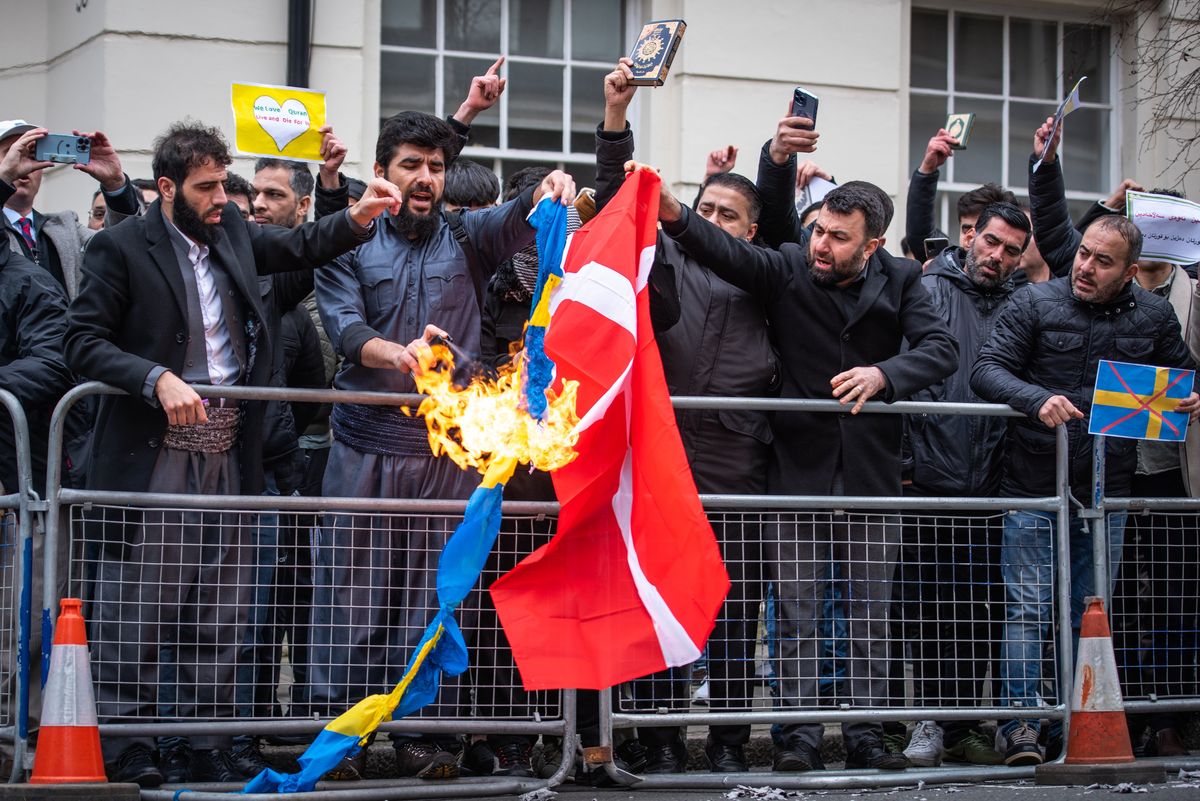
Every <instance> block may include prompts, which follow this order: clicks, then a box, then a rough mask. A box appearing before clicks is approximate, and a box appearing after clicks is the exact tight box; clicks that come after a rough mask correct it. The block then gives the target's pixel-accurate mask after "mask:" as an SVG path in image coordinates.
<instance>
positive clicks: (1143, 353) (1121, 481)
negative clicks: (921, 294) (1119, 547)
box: [971, 167, 1192, 498]
mask: <svg viewBox="0 0 1200 801" xmlns="http://www.w3.org/2000/svg"><path fill="white" fill-rule="evenodd" d="M1043 169H1045V168H1044V167H1043ZM1101 359H1111V360H1115V361H1122V362H1133V363H1136V364H1152V365H1156V366H1159V367H1179V368H1185V369H1192V359H1191V356H1189V355H1188V351H1187V348H1186V347H1185V346H1184V343H1183V339H1182V338H1181V335H1180V330H1179V320H1178V319H1177V318H1176V316H1175V311H1174V309H1172V308H1171V304H1170V303H1168V302H1167V301H1166V300H1164V299H1163V298H1160V297H1158V296H1157V295H1154V294H1153V293H1150V292H1146V291H1144V290H1143V289H1141V288H1139V287H1138V286H1137V285H1136V284H1134V283H1132V282H1130V283H1129V284H1128V285H1126V287H1125V288H1124V289H1123V290H1122V291H1121V293H1120V294H1119V295H1117V297H1116V298H1114V299H1113V300H1112V301H1111V302H1109V303H1105V304H1092V303H1086V302H1084V301H1081V300H1077V299H1076V298H1075V296H1074V294H1073V293H1072V291H1071V282H1070V279H1069V278H1057V279H1054V280H1052V281H1046V282H1045V283H1041V284H1028V285H1026V286H1025V287H1023V288H1021V289H1020V290H1018V291H1017V292H1015V293H1013V296H1012V299H1011V300H1010V301H1009V303H1008V304H1007V305H1006V306H1005V307H1004V308H1003V309H1002V310H1001V312H1000V315H999V318H998V319H997V320H996V324H995V327H994V328H993V329H992V335H991V336H990V337H989V338H988V341H987V342H986V343H985V344H984V346H983V350H982V351H981V352H980V354H979V360H978V361H977V362H976V363H975V369H974V370H973V371H972V373H971V388H972V389H973V390H975V392H976V393H977V394H978V395H979V397H981V398H983V399H984V400H986V401H992V402H994V403H1007V404H1008V405H1010V406H1012V407H1013V408H1014V409H1017V410H1018V411H1021V412H1024V413H1025V414H1026V415H1028V416H1027V417H1025V418H1020V419H1012V420H1010V423H1009V431H1008V438H1007V447H1006V449H1005V458H1004V475H1003V478H1002V479H1001V484H1000V491H1001V493H1002V494H1003V495H1006V496H1017V497H1043V496H1048V495H1054V494H1055V486H1054V464H1055V459H1054V448H1055V434H1054V431H1053V430H1052V429H1050V428H1047V427H1046V425H1044V424H1043V423H1042V422H1041V421H1040V420H1039V419H1038V417H1037V414H1038V411H1039V410H1040V409H1041V408H1042V405H1043V404H1045V402H1046V401H1047V400H1049V399H1050V398H1051V397H1052V396H1054V395H1063V396H1065V397H1066V398H1067V399H1068V400H1070V401H1071V403H1072V404H1074V406H1075V408H1076V409H1078V410H1079V411H1081V412H1083V415H1084V417H1083V419H1082V420H1072V421H1071V422H1069V423H1068V424H1067V434H1068V439H1069V443H1070V477H1071V489H1072V491H1073V492H1074V493H1075V497H1077V498H1088V497H1090V495H1091V483H1092V447H1093V446H1092V437H1091V436H1090V435H1088V433H1087V418H1088V416H1089V415H1090V414H1091V408H1092V391H1093V389H1094V388H1095V386H1096V370H1097V367H1098V365H1099V362H1100V360H1101ZM1136 469H1137V440H1132V439H1118V438H1115V437H1108V438H1107V442H1106V452H1105V475H1106V479H1105V481H1106V484H1105V491H1106V493H1107V494H1109V495H1112V496H1116V497H1119V496H1123V495H1128V494H1129V491H1130V485H1131V482H1132V480H1133V474H1134V471H1135V470H1136Z"/></svg>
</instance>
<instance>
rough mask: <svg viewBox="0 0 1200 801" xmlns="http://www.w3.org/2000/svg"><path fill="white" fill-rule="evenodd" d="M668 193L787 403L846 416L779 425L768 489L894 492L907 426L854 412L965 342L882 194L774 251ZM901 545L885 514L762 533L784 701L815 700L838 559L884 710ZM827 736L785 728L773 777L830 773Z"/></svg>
mask: <svg viewBox="0 0 1200 801" xmlns="http://www.w3.org/2000/svg"><path fill="white" fill-rule="evenodd" d="M663 187H664V188H663V190H662V194H661V204H660V207H659V219H660V220H661V221H662V224H663V232H664V233H665V234H667V235H668V236H670V237H671V238H673V239H674V240H675V241H676V242H678V243H679V245H680V246H682V247H683V248H684V249H686V250H687V252H688V253H689V254H690V255H691V256H692V257H693V258H695V259H696V261H697V262H699V263H701V264H703V265H704V266H706V267H707V268H708V269H709V270H711V271H712V272H714V273H715V274H716V275H718V276H719V277H720V278H722V279H724V280H725V281H728V282H729V283H731V284H733V285H734V286H736V287H739V288H741V289H743V290H744V291H746V292H748V293H749V294H750V295H751V296H752V297H754V298H755V299H757V300H758V302H760V303H761V304H762V305H763V308H764V309H765V310H766V313H767V319H768V321H769V322H770V324H771V328H772V329H773V330H774V332H775V339H776V343H777V344H778V346H779V355H780V360H781V362H782V365H783V385H782V391H781V395H782V396H783V397H785V398H813V399H822V400H828V399H829V398H830V397H833V398H837V399H838V400H839V401H840V402H841V403H842V404H844V405H845V407H846V409H847V410H848V411H846V412H842V413H840V414H829V413H817V412H799V413H788V414H777V415H776V416H775V418H774V421H773V429H774V434H775V440H774V443H773V459H772V463H771V465H770V467H769V468H768V472H767V490H768V492H770V493H772V494H778V495H878V496H896V495H899V494H900V438H901V420H900V418H899V417H898V416H894V415H884V414H879V415H875V414H866V415H859V414H858V412H859V411H861V410H862V406H863V404H864V403H866V402H867V401H868V400H870V399H871V398H876V397H878V398H881V399H883V400H885V401H891V400H898V399H900V398H905V397H908V396H909V395H912V394H913V393H914V392H917V391H919V390H921V389H924V388H925V387H927V386H929V385H931V384H933V383H935V382H937V381H940V380H941V379H943V378H945V377H946V376H948V375H950V374H951V373H952V372H953V371H954V369H955V367H957V362H956V357H957V354H958V349H957V347H956V345H955V342H954V338H953V337H952V336H951V334H950V332H949V330H948V329H947V328H946V324H945V322H943V320H942V319H941V317H939V316H938V314H937V312H936V310H935V309H934V307H933V305H932V303H931V302H930V300H929V294H928V292H926V290H925V289H924V287H922V285H921V270H920V267H919V266H917V265H910V264H907V263H902V262H899V261H897V260H896V259H894V258H892V256H891V255H889V254H888V253H887V252H886V251H884V250H883V249H882V248H880V247H879V246H880V244H881V242H882V240H883V232H884V228H885V223H884V219H885V210H884V206H883V203H882V202H881V200H880V197H879V190H878V189H877V188H875V187H873V186H871V185H869V184H862V183H859V184H858V185H855V186H849V185H847V186H840V187H838V188H837V189H835V190H833V191H832V192H830V193H829V194H828V195H827V196H826V197H825V205H824V206H823V207H822V208H821V211H820V213H819V215H818V217H817V220H816V222H815V223H814V224H813V230H812V236H811V238H810V239H809V240H808V244H807V247H803V246H800V245H796V244H792V243H785V244H783V245H782V246H781V247H780V249H779V250H777V251H776V250H770V249H767V248H761V247H756V246H755V245H753V244H751V243H749V242H747V241H745V240H744V239H739V238H737V237H733V236H730V235H729V234H728V233H726V232H724V231H722V230H721V229H720V228H718V227H717V226H715V225H713V224H711V223H709V222H708V221H706V220H705V219H703V218H702V217H701V216H700V215H698V214H696V213H693V212H692V211H690V210H689V209H687V208H686V207H684V206H683V205H681V204H680V203H679V202H678V201H677V200H676V199H675V198H674V197H673V196H672V195H671V194H670V192H668V191H667V190H666V188H665V187H666V184H665V183H664V184H663ZM906 342H907V348H905V347H904V346H905V343H906ZM850 404H853V406H851V405H850ZM899 543H900V526H899V525H898V523H897V522H896V520H895V519H894V517H892V516H888V515H878V514H877V515H873V516H871V515H850V516H847V517H833V516H832V515H829V514H822V513H803V514H786V515H782V516H781V519H780V521H779V522H778V523H777V524H774V525H773V526H772V525H768V527H767V530H766V531H765V532H764V536H763V557H764V561H765V564H766V569H767V573H768V579H769V580H771V581H773V582H775V587H776V589H777V591H778V603H777V608H778V616H779V651H780V659H779V665H778V674H779V680H780V685H779V686H780V696H779V702H780V703H781V704H783V705H785V706H787V707H796V706H815V705H817V704H818V703H819V702H820V701H819V696H818V693H817V676H818V669H819V663H820V660H819V651H818V646H819V641H818V638H817V625H818V622H819V618H820V616H821V609H822V606H823V602H824V598H825V584H826V583H827V582H826V578H825V576H826V570H827V565H828V564H829V563H830V558H831V557H832V558H833V559H835V560H836V561H837V562H838V563H839V564H840V566H841V570H842V575H843V576H845V579H846V581H847V586H848V590H849V592H848V597H849V601H848V603H847V605H846V606H847V612H848V615H847V617H848V619H849V620H848V622H849V626H850V638H849V639H850V651H851V653H850V658H849V660H848V665H847V667H848V670H847V680H848V686H849V695H850V698H851V699H852V703H853V704H855V705H856V706H885V705H886V703H887V701H886V696H887V687H886V685H887V672H888V660H887V639H888V613H889V607H890V605H891V599H892V588H891V584H892V573H893V569H894V567H895V563H896V552H897V549H898V546H899ZM842 733H843V736H844V738H845V741H846V752H847V755H846V765H847V767H850V768H877V769H883V770H901V769H904V768H906V767H908V764H909V763H908V760H907V759H906V758H905V757H904V756H903V755H902V754H892V753H888V751H887V750H886V749H885V747H884V744H883V734H882V730H881V727H880V725H879V724H878V723H870V722H858V723H849V724H844V725H843V726H842ZM822 735H823V726H822V725H821V724H820V723H804V724H787V725H785V726H783V727H782V730H781V732H780V739H779V740H778V745H777V748H776V752H775V761H774V768H775V770H777V771H805V770H813V769H818V768H822V767H824V765H823V763H822V760H821V754H820V749H821V739H822Z"/></svg>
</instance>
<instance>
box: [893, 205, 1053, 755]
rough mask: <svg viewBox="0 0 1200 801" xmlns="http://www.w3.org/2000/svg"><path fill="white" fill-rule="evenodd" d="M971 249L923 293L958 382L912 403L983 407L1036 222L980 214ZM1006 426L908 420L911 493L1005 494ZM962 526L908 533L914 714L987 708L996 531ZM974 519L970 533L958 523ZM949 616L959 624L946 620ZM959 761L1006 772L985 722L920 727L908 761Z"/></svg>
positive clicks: (1015, 213) (940, 264) (931, 525)
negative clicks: (986, 347)
mask: <svg viewBox="0 0 1200 801" xmlns="http://www.w3.org/2000/svg"><path fill="white" fill-rule="evenodd" d="M965 236H966V242H967V247H966V249H965V250H964V249H963V248H959V247H948V248H946V249H945V250H943V251H942V252H941V253H939V254H937V255H936V256H935V257H934V258H933V260H932V261H931V262H930V264H929V267H928V268H927V269H926V271H925V275H924V277H922V279H921V283H922V284H924V285H925V288H926V289H927V290H928V291H929V296H930V298H932V299H933V305H934V308H936V309H937V311H938V314H939V315H941V317H942V319H943V320H945V321H946V325H947V326H948V327H949V328H950V332H951V333H952V334H953V335H954V338H955V339H956V340H958V370H957V371H955V373H954V374H953V375H951V376H950V377H948V378H947V379H946V380H945V381H941V382H939V383H937V384H934V385H933V386H931V387H929V388H928V389H925V390H922V391H921V392H918V393H916V394H915V395H913V396H912V398H911V399H912V400H919V401H929V402H954V403H977V402H978V401H979V398H978V396H976V395H975V393H974V392H972V391H971V387H970V386H969V384H968V382H969V381H970V378H971V368H972V367H973V366H974V364H975V358H976V357H977V356H978V355H979V349H980V348H982V347H983V343H984V342H985V341H986V340H987V337H988V334H989V333H990V332H991V329H992V326H993V325H994V324H995V322H996V317H997V316H998V315H999V313H1000V310H1001V309H1002V308H1004V305H1005V304H1006V303H1008V300H1009V298H1010V297H1011V295H1012V293H1013V289H1014V281H1013V280H1012V279H1013V276H1014V275H1015V272H1016V270H1017V268H1018V265H1019V264H1020V262H1021V259H1022V258H1023V254H1024V251H1025V250H1026V249H1027V248H1028V247H1029V237H1030V223H1029V218H1028V217H1026V216H1025V213H1024V212H1023V211H1021V209H1019V208H1017V207H1016V206H1014V205H1013V204H1011V203H1004V202H1000V203H993V204H992V205H990V206H987V207H985V208H984V209H983V212H982V213H981V214H980V215H979V217H978V218H977V220H976V221H975V225H974V227H973V228H972V229H971V230H970V231H969V232H967V234H966V235H965ZM1006 428H1007V420H1005V419H1004V418H1001V417H973V416H968V415H924V414H922V415H908V416H907V417H906V418H905V434H906V437H907V440H908V446H909V449H910V451H911V453H912V465H913V467H912V482H911V484H909V485H908V486H907V487H906V493H907V494H911V495H924V496H934V497H990V496H993V495H995V494H996V490H997V488H998V487H999V484H1000V469H1001V463H1000V457H1001V454H1002V444H1003V442H1004V432H1005V430H1006ZM955 514H956V515H957V518H958V522H957V523H948V522H947V521H946V520H945V519H941V520H939V519H938V518H936V517H915V518H912V519H910V520H909V521H908V522H907V523H906V525H905V527H904V543H903V545H902V546H901V553H900V576H901V580H900V586H899V588H898V595H899V596H900V597H899V599H898V600H899V603H900V609H901V613H902V615H901V617H902V620H903V624H902V625H903V631H904V634H905V636H904V639H906V640H908V641H909V642H910V643H911V644H912V648H913V659H912V665H913V683H914V688H915V693H916V698H917V701H918V702H919V703H924V704H926V705H928V706H953V705H957V704H970V703H972V702H973V701H974V700H975V699H980V698H983V697H984V693H983V681H984V677H985V674H986V673H987V668H988V663H989V661H990V657H991V654H990V648H989V645H988V643H989V642H992V641H994V640H995V639H997V638H996V637H995V636H993V634H998V631H997V632H993V630H992V629H993V621H992V611H991V610H995V609H998V608H999V606H1000V605H999V603H996V604H989V600H996V601H999V600H1000V599H989V594H990V593H991V592H992V590H993V588H998V587H999V586H1000V580H999V560H998V559H997V558H996V555H997V554H996V551H997V549H998V546H999V542H1000V526H999V524H998V522H996V521H995V518H994V516H992V515H990V514H975V513H972V512H969V511H964V512H955ZM964 517H968V518H977V520H972V521H969V522H967V523H965V524H964V523H963V521H962V518H964ZM948 609H953V610H954V613H953V615H949V616H948V615H947V614H946V610H948ZM943 747H944V750H945V755H946V756H947V758H949V759H950V760H952V761H956V762H970V763H974V764H984V765H994V764H998V763H999V762H1000V761H1001V760H1000V758H999V756H998V755H997V754H996V752H995V751H994V750H992V747H991V745H990V743H989V742H988V740H987V738H985V737H984V736H983V734H982V722H981V721H978V720H974V721H970V720H961V721H959V720H955V721H947V722H944V723H941V724H939V723H937V722H935V721H932V720H926V721H921V722H919V723H918V724H917V726H916V728H915V729H914V730H913V735H912V739H911V740H910V742H909V744H908V747H907V748H906V749H905V750H904V754H905V756H907V757H908V758H909V760H910V761H911V762H912V763H913V764H914V765H917V766H921V767H932V766H935V765H938V764H940V763H941V761H942V756H943Z"/></svg>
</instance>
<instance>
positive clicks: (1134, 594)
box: [1088, 437, 1200, 716]
mask: <svg viewBox="0 0 1200 801" xmlns="http://www.w3.org/2000/svg"><path fill="white" fill-rule="evenodd" d="M1105 439H1106V438H1105V437H1096V445H1095V448H1094V450H1093V466H1094V476H1095V478H1094V482H1095V483H1094V496H1093V498H1092V508H1091V509H1090V510H1089V512H1088V514H1089V515H1090V516H1091V519H1092V520H1093V521H1094V522H1095V523H1096V525H1095V526H1094V528H1093V529H1092V531H1093V550H1094V552H1095V553H1096V554H1108V553H1110V552H1111V551H1115V548H1113V547H1112V535H1113V532H1114V531H1118V530H1119V531H1121V537H1120V539H1121V545H1120V552H1121V559H1120V563H1119V565H1117V566H1112V565H1110V564H1109V562H1108V560H1105V562H1104V573H1103V574H1101V572H1100V569H1097V574H1096V578H1095V580H1096V586H1099V587H1104V589H1105V597H1106V599H1108V603H1107V604H1106V608H1107V609H1109V614H1110V618H1111V620H1112V629H1113V639H1114V645H1115V648H1116V655H1117V665H1118V669H1119V671H1120V673H1121V691H1122V694H1123V695H1124V698H1125V710H1126V712H1127V713H1128V714H1130V715H1146V716H1155V715H1170V714H1174V713H1180V712H1196V711H1200V590H1198V589H1197V588H1198V587H1200V498H1167V497H1163V498H1113V497H1109V496H1107V495H1106V494H1105V475H1104V463H1105V449H1104V442H1105Z"/></svg>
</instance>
